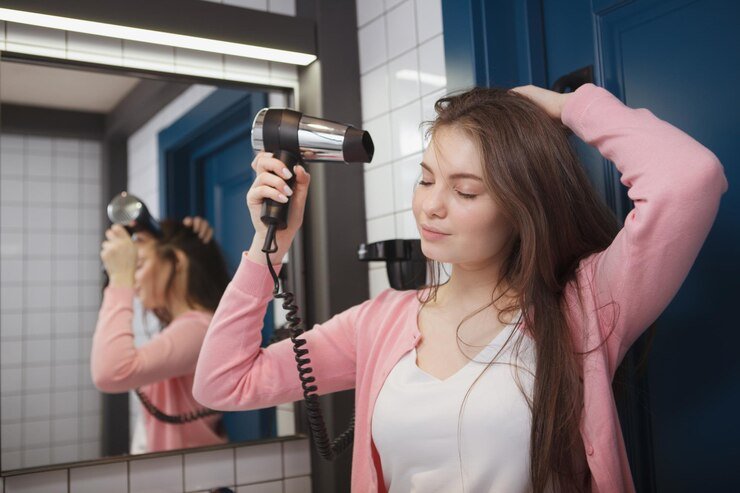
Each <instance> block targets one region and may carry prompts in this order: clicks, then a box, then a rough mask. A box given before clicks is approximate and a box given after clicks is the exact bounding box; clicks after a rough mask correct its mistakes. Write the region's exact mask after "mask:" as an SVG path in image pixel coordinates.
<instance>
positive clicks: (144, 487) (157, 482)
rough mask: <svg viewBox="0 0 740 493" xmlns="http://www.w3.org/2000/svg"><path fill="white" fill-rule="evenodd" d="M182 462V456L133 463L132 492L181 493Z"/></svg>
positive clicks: (131, 466)
mask: <svg viewBox="0 0 740 493" xmlns="http://www.w3.org/2000/svg"><path fill="white" fill-rule="evenodd" d="M182 461H183V459H182V456H180V455H175V456H171V457H160V458H156V459H146V460H134V461H131V462H130V465H129V468H130V473H129V478H130V481H131V483H130V488H131V492H132V493H134V492H137V493H145V492H146V493H155V492H156V493H180V492H181V491H182V480H183V478H182V475H183V464H182Z"/></svg>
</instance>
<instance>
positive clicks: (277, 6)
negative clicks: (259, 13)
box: [268, 0, 296, 16]
mask: <svg viewBox="0 0 740 493" xmlns="http://www.w3.org/2000/svg"><path fill="white" fill-rule="evenodd" d="M295 2H296V0H268V3H269V5H268V10H269V11H270V12H272V13H274V14H282V15H290V16H295Z"/></svg>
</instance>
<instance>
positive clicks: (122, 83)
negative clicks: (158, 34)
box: [0, 62, 141, 113]
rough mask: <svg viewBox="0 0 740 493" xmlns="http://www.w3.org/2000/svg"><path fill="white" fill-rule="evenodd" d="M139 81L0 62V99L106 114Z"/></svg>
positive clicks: (100, 74)
mask: <svg viewBox="0 0 740 493" xmlns="http://www.w3.org/2000/svg"><path fill="white" fill-rule="evenodd" d="M140 80H141V79H138V78H136V77H128V76H122V75H112V74H104V73H99V72H86V71H84V70H72V69H66V68H58V67H48V66H42V65H33V64H26V63H14V62H0V102H2V103H4V104H7V103H12V104H21V105H28V106H41V107H46V108H56V109H64V110H76V111H91V112H95V113H108V112H109V111H111V110H112V109H113V108H115V106H116V105H117V104H118V103H119V101H121V99H123V97H124V96H126V94H128V93H129V92H130V91H131V90H132V89H133V88H134V86H136V84H138V83H139V81H140Z"/></svg>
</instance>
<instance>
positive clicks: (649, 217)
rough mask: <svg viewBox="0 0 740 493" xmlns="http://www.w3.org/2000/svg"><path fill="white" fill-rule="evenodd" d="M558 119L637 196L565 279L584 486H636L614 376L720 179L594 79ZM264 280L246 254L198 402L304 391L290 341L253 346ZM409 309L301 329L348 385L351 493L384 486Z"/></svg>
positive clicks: (697, 238)
mask: <svg viewBox="0 0 740 493" xmlns="http://www.w3.org/2000/svg"><path fill="white" fill-rule="evenodd" d="M562 120H563V123H564V124H566V125H567V126H568V127H570V128H571V129H572V130H573V131H574V132H575V133H576V134H577V135H578V136H579V137H581V138H582V139H583V140H585V141H586V142H588V143H590V144H591V145H594V146H596V147H597V148H598V150H599V151H600V152H601V153H602V154H603V155H604V156H605V157H606V158H608V159H610V160H611V161H613V162H614V163H615V164H616V166H617V168H618V169H619V171H620V172H621V173H622V178H621V180H622V183H624V184H625V185H626V186H627V187H629V197H630V198H631V199H632V200H633V201H634V203H635V208H634V210H632V211H631V212H630V213H629V215H628V216H627V218H626V220H625V225H624V228H623V229H622V230H621V231H620V232H619V234H618V235H617V237H616V238H615V239H614V242H613V243H612V244H611V245H610V246H609V247H608V248H607V249H606V250H604V251H602V252H599V253H596V254H594V255H591V256H589V257H588V258H586V259H584V260H583V261H582V262H581V263H580V265H579V267H578V270H577V278H578V281H579V285H580V286H581V290H582V291H581V293H577V292H576V291H577V287H576V285H575V284H574V283H571V284H570V285H568V286H567V288H566V291H565V300H566V302H567V306H568V308H569V310H568V312H567V317H568V321H569V324H570V326H571V328H572V330H573V332H574V334H575V336H574V339H575V341H576V345H577V346H579V347H578V350H579V351H583V350H584V349H593V348H597V349H596V350H595V351H592V352H589V353H588V354H587V355H585V356H584V359H583V368H584V375H583V379H584V400H585V402H584V413H583V419H582V423H581V436H582V438H583V443H584V449H585V451H586V454H587V457H586V459H587V461H588V465H589V467H590V469H591V473H592V477H593V479H592V490H593V491H594V492H601V493H605V492H624V491H634V486H633V482H632V476H631V474H630V469H629V464H628V462H627V455H626V452H625V447H624V442H623V439H622V434H621V430H620V427H619V420H618V416H617V410H616V407H615V404H614V397H613V395H612V389H611V382H612V377H613V375H614V371H615V369H616V368H617V366H618V365H619V363H620V362H621V360H622V358H623V357H624V354H625V352H626V351H627V349H628V348H629V347H630V345H632V343H633V342H634V341H635V340H636V339H637V337H638V336H639V335H640V334H641V333H642V332H643V331H644V330H645V328H647V327H648V326H649V325H650V324H651V323H652V322H653V321H654V320H655V319H656V318H657V317H658V315H659V314H660V313H661V312H662V311H663V310H664V309H665V307H666V306H667V305H668V303H669V301H670V300H671V299H672V298H673V296H674V295H675V294H676V291H677V290H678V288H679V287H680V285H681V283H682V282H683V280H684V278H685V277H686V275H687V273H688V271H689V269H690V267H691V265H692V263H693V262H694V260H695V258H696V256H697V254H698V252H699V249H700V248H701V245H702V243H703V242H704V240H705V238H706V236H707V234H708V232H709V230H710V228H711V226H712V222H713V220H714V217H715V215H716V213H717V209H718V206H719V201H720V196H721V195H722V193H723V192H724V191H725V190H726V189H727V181H726V180H725V176H724V173H723V169H722V166H721V165H720V163H719V162H718V160H717V158H716V157H715V156H714V155H713V154H712V153H711V152H710V151H708V150H707V149H706V148H704V147H702V146H701V145H700V144H699V143H698V142H696V141H694V140H693V139H691V138H690V137H688V136H687V135H686V134H684V133H683V132H681V131H680V130H678V129H676V128H675V127H673V126H671V125H669V124H667V123H665V122H663V121H661V120H659V119H657V118H656V117H655V116H653V115H652V114H651V113H650V112H649V111H647V110H644V109H639V110H634V109H630V108H627V107H626V106H624V105H623V104H622V103H621V102H620V101H619V100H618V99H616V98H614V97H613V96H612V95H611V94H609V93H608V92H607V91H605V90H604V89H601V88H598V87H596V86H594V85H591V84H589V85H585V86H582V87H581V88H579V89H578V90H577V91H576V92H575V94H574V95H573V96H572V97H571V98H570V99H569V100H568V103H567V104H566V106H565V108H564V109H563V114H562ZM271 290H272V281H271V279H270V276H269V273H268V270H267V267H265V266H260V265H258V264H256V263H254V262H251V261H250V260H249V259H247V258H246V255H245V256H244V258H243V259H242V262H241V265H240V267H239V270H238V271H237V273H236V275H235V276H234V279H233V280H232V282H231V284H230V285H229V288H228V289H227V291H226V294H225V295H224V297H223V299H222V300H221V304H220V305H219V307H218V310H217V311H216V314H215V315H214V318H213V321H212V322H211V326H210V327H209V329H208V333H207V334H206V339H205V342H204V344H203V348H202V350H201V354H200V358H199V360H198V367H197V369H196V372H195V383H194V386H193V394H194V395H195V398H196V399H197V400H198V401H199V402H202V403H203V404H205V405H208V406H211V407H214V408H216V409H224V410H231V409H255V408H262V407H267V406H274V405H276V404H278V403H282V402H289V401H295V400H299V399H301V398H302V393H301V387H300V382H299V380H298V375H297V371H296V366H295V361H294V355H293V349H292V346H291V343H290V340H284V341H281V342H279V343H277V344H273V345H272V346H270V347H268V348H260V347H259V345H260V340H261V336H260V328H261V326H262V317H263V315H264V313H265V309H266V306H267V303H268V301H269V300H270V299H271ZM579 294H580V299H579ZM611 301H614V302H616V303H610V302H611ZM615 307H618V308H615ZM418 309H419V302H418V301H417V298H416V293H415V292H397V291H393V290H386V291H384V292H383V293H381V294H380V295H378V296H377V297H376V298H374V299H372V300H369V301H366V302H365V303H363V304H361V305H358V306H355V307H353V308H350V309H349V310H347V311H345V312H343V313H340V314H338V315H336V316H334V317H333V318H331V319H330V320H328V321H327V322H325V323H323V324H321V325H317V326H315V327H314V328H313V330H311V331H309V332H307V333H306V334H305V338H306V340H307V341H308V342H307V346H306V347H307V348H308V349H309V351H310V353H309V354H310V357H311V366H312V367H313V369H314V373H313V375H314V376H315V377H316V382H317V384H318V388H319V391H320V392H321V393H322V394H326V393H330V392H336V391H339V390H345V389H351V388H354V389H355V391H356V392H355V404H356V427H357V428H356V431H355V442H354V449H353V458H352V491H354V492H370V491H373V492H374V491H379V490H382V489H383V488H384V487H383V480H382V471H381V469H380V461H379V458H378V455H377V451H376V450H375V447H374V445H373V443H372V438H371V424H370V420H371V417H372V415H373V405H374V404H375V400H376V398H377V396H378V392H379V391H380V388H381V386H382V385H383V382H384V380H385V378H386V376H387V375H388V373H389V372H390V371H391V369H392V368H393V367H394V365H395V364H396V363H397V362H398V360H399V359H400V358H401V356H402V355H403V354H404V353H406V352H408V351H409V350H411V349H412V348H413V347H414V346H415V345H416V344H417V342H418V341H419V337H420V334H419V330H418V327H417V324H416V313H417V311H418ZM611 327H613V328H614V331H613V333H612V334H611V335H610V336H609V337H606V334H607V332H608V331H609V330H610V328H611ZM605 337H606V343H605V344H602V345H600V342H601V341H603V340H604V338H605Z"/></svg>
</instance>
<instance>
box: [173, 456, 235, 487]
mask: <svg viewBox="0 0 740 493" xmlns="http://www.w3.org/2000/svg"><path fill="white" fill-rule="evenodd" d="M234 484H235V482H234V452H233V450H231V449H227V450H215V451H213V452H201V453H197V454H185V490H186V491H197V490H204V489H209V488H215V487H219V486H230V485H234Z"/></svg>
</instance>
